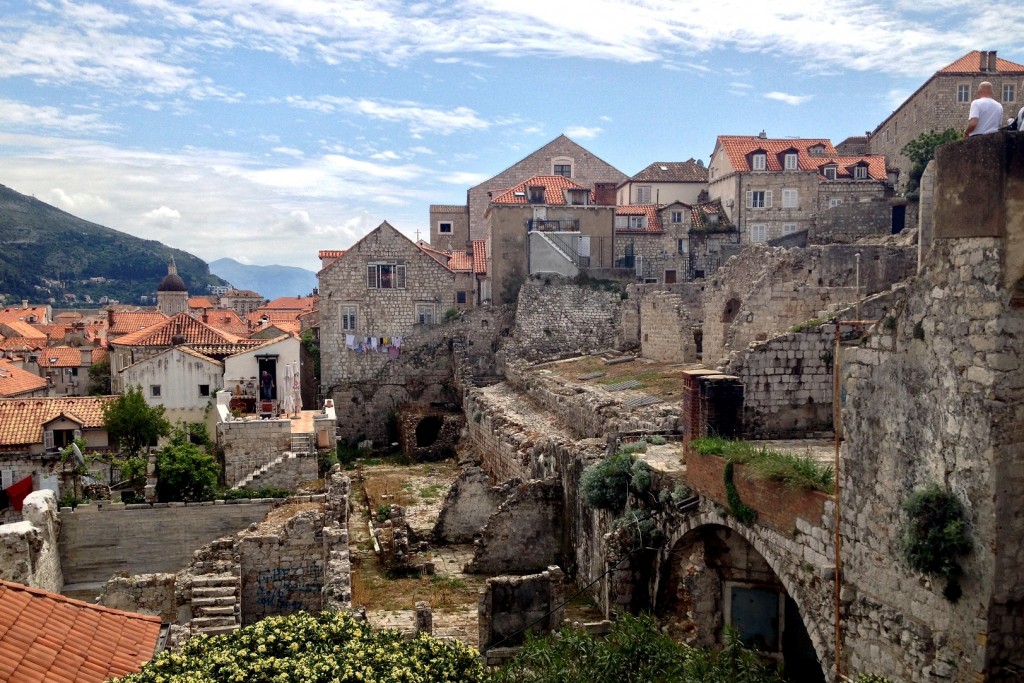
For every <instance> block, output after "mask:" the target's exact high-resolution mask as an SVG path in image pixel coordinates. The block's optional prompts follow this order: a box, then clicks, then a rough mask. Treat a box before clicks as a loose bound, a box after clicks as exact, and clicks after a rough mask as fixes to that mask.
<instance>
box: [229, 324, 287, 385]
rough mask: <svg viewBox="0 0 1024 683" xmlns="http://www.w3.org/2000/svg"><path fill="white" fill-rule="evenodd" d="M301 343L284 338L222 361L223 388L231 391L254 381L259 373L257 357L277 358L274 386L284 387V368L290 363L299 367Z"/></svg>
mask: <svg viewBox="0 0 1024 683" xmlns="http://www.w3.org/2000/svg"><path fill="white" fill-rule="evenodd" d="M300 344H301V342H300V341H299V340H298V338H296V337H291V336H289V337H286V338H284V339H281V340H279V341H276V342H273V343H272V344H265V345H263V346H260V347H259V348H257V349H252V350H250V351H245V352H243V353H238V354H235V355H234V356H229V357H227V358H225V359H224V388H225V389H227V390H228V391H232V390H233V389H234V388H235V385H236V384H242V385H243V386H245V383H246V382H247V381H249V380H252V381H254V382H255V381H256V377H257V376H258V375H259V374H260V373H259V363H258V362H257V360H256V358H257V356H268V355H270V356H273V355H276V356H277V377H275V378H274V384H276V385H277V387H278V389H279V390H280V388H281V387H282V386H284V384H283V382H284V372H285V366H286V365H288V364H289V363H291V364H292V365H293V366H294V367H295V368H298V367H299V345H300Z"/></svg>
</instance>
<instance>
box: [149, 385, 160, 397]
mask: <svg viewBox="0 0 1024 683" xmlns="http://www.w3.org/2000/svg"><path fill="white" fill-rule="evenodd" d="M149 397H150V398H163V387H161V385H159V384H150V385H149Z"/></svg>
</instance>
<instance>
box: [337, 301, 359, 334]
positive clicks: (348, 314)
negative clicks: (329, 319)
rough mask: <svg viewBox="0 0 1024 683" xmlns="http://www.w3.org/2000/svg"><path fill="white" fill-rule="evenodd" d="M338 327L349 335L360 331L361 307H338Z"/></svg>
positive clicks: (350, 305)
mask: <svg viewBox="0 0 1024 683" xmlns="http://www.w3.org/2000/svg"><path fill="white" fill-rule="evenodd" d="M338 325H339V326H340V329H341V331H342V333H344V334H347V333H350V332H355V331H356V330H358V329H359V305H358V304H352V303H342V304H339V305H338Z"/></svg>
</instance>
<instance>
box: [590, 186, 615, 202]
mask: <svg viewBox="0 0 1024 683" xmlns="http://www.w3.org/2000/svg"><path fill="white" fill-rule="evenodd" d="M594 203H595V204H597V205H598V206H615V183H594Z"/></svg>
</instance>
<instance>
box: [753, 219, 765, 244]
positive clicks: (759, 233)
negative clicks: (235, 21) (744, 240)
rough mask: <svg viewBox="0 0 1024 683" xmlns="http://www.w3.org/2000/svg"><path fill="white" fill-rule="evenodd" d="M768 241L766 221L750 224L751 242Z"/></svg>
mask: <svg viewBox="0 0 1024 683" xmlns="http://www.w3.org/2000/svg"><path fill="white" fill-rule="evenodd" d="M767 241H768V226H767V225H765V224H764V223H755V224H753V225H751V226H750V242H751V244H758V243H760V242H767Z"/></svg>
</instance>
